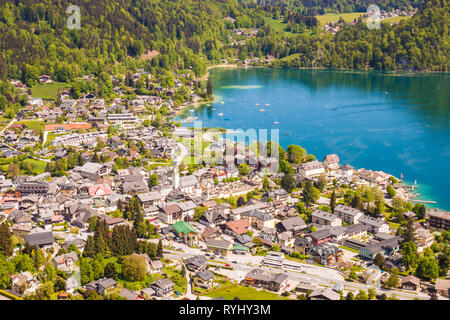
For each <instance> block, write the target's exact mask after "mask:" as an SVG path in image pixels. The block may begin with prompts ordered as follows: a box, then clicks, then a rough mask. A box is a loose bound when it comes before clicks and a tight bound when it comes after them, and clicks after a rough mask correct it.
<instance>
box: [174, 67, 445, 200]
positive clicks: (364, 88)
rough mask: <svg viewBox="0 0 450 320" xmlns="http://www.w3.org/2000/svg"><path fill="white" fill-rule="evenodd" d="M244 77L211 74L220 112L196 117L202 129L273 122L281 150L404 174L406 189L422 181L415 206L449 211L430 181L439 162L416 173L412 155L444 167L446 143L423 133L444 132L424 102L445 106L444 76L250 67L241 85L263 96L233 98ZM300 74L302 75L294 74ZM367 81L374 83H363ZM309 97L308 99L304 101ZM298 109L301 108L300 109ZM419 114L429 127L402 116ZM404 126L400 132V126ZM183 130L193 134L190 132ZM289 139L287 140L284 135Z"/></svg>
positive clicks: (437, 114)
mask: <svg viewBox="0 0 450 320" xmlns="http://www.w3.org/2000/svg"><path fill="white" fill-rule="evenodd" d="M241 69H244V68H242V67H240V66H238V67H236V69H217V70H215V71H212V72H210V73H211V75H212V80H213V84H214V94H215V101H216V103H214V108H216V110H215V111H210V108H205V110H203V108H201V109H200V111H196V112H195V117H198V121H202V122H203V125H204V126H205V127H206V126H208V127H224V128H227V127H230V128H231V127H233V128H243V129H244V130H246V129H248V128H261V127H271V126H272V122H273V121H274V120H276V121H277V122H279V124H280V130H281V131H282V132H280V134H281V136H280V143H281V144H282V145H283V146H284V147H285V146H288V145H289V144H300V145H302V146H303V147H305V148H306V149H307V150H311V153H313V154H315V155H316V156H318V157H323V156H324V155H326V154H329V153H335V152H337V153H338V154H339V156H340V157H341V158H342V160H343V162H344V163H345V162H347V163H351V164H352V165H354V166H355V167H358V168H371V169H372V170H379V171H384V172H389V173H390V174H392V175H394V176H400V174H401V173H403V176H404V177H405V181H406V183H408V184H409V185H411V184H413V182H414V180H415V179H417V180H418V181H419V183H418V185H420V189H419V190H420V191H419V192H420V195H418V196H417V197H416V199H415V200H419V199H420V200H426V201H431V200H434V201H436V202H437V203H436V204H435V205H432V204H430V205H429V207H439V208H441V209H447V208H449V207H450V203H449V201H448V200H446V199H445V196H444V192H443V191H442V189H441V186H443V185H445V182H443V181H444V179H442V178H439V179H434V180H436V181H434V180H433V179H431V178H430V177H431V176H439V174H438V173H435V172H436V171H438V170H437V169H436V168H438V167H439V165H438V164H437V163H438V162H440V161H437V160H436V165H435V166H431V167H430V166H425V165H420V166H418V165H414V164H415V163H419V161H420V159H421V156H420V155H419V154H417V153H416V152H413V151H411V149H410V148H409V147H408V146H409V145H412V144H416V145H419V146H420V147H421V148H425V146H426V148H427V150H430V152H431V154H432V156H430V157H432V158H433V159H439V156H438V155H439V154H441V153H442V148H443V143H441V142H440V141H442V140H445V138H444V137H440V138H436V139H433V140H432V141H431V140H430V139H428V138H427V135H425V134H421V133H420V132H424V133H428V132H429V131H430V129H428V128H431V129H433V128H436V129H439V130H440V131H438V132H442V130H444V129H445V128H446V120H445V115H446V111H445V109H443V108H431V107H426V106H424V105H423V101H427V102H428V103H431V105H436V106H441V105H444V103H445V99H446V98H445V92H446V90H445V86H446V85H447V83H448V78H447V77H448V74H447V73H426V72H405V71H397V72H395V73H394V72H389V73H387V72H376V71H367V72H366V71H355V70H327V69H322V68H320V69H319V68H315V69H312V68H305V69H309V71H308V70H302V71H300V70H299V68H295V69H294V68H289V70H290V71H289V72H283V70H286V69H288V68H264V67H262V66H261V67H248V68H247V69H248V73H250V74H252V77H250V78H251V81H247V82H245V83H243V84H245V85H261V86H262V87H264V89H262V90H261V88H256V86H255V88H250V87H249V88H246V89H248V90H238V91H236V90H234V89H233V88H231V87H230V86H235V85H236V81H237V79H239V77H243V78H244V79H249V77H246V76H248V74H247V72H242V73H241V72H240V71H241ZM296 70H297V72H292V73H291V71H296ZM286 71H287V70H286ZM216 72H217V73H223V74H224V76H219V77H216V76H215V75H216ZM228 73H230V76H225V75H226V74H228ZM273 74H276V75H277V76H278V77H277V81H275V82H270V84H269V81H268V80H270V79H272V78H274V75H273ZM352 74H353V75H355V76H353V75H352ZM356 74H360V76H356ZM366 74H368V75H369V76H365V75H366ZM414 76H416V77H414ZM415 78H416V79H415ZM424 79H426V81H424ZM300 80H301V81H300ZM437 83H439V85H437ZM222 87H223V88H225V89H222ZM239 89H243V88H239ZM250 89H251V90H250ZM253 90H261V91H253ZM219 96H220V98H219ZM305 97H308V99H307V100H305ZM330 97H332V99H331V100H330ZM219 99H220V100H219ZM221 100H224V101H229V102H230V103H226V105H221V104H218V103H217V101H221ZM299 101H303V102H302V104H301V105H299ZM264 103H268V106H267V108H266V107H264V109H265V112H264V113H263V112H259V108H255V107H254V106H255V105H256V104H261V105H262V104H264ZM201 104H202V103H200V104H198V105H201ZM298 108H302V110H303V116H302V117H303V118H302V119H303V122H302V123H303V129H302V130H298V129H296V128H297V123H296V117H293V116H291V115H293V114H295V112H296V110H297V109H298ZM207 110H208V112H207ZM352 111H357V112H352ZM417 112H420V113H426V114H427V117H428V118H429V119H428V120H427V121H425V122H424V121H419V120H417V119H415V118H411V117H409V116H402V115H405V113H407V114H408V113H409V114H415V113H417ZM218 113H224V114H226V117H227V118H225V117H218V116H215V115H216V114H218ZM407 114H406V115H407ZM188 116H191V114H188V112H185V113H184V114H183V115H182V116H181V117H180V119H181V118H185V117H188ZM192 116H194V114H192ZM319 117H320V118H321V119H322V120H323V121H321V123H320V125H319V124H318V122H317V119H318V118H319ZM324 117H325V118H324ZM336 118H339V122H335V119H336ZM269 119H270V120H269ZM273 119H274V120H273ZM381 119H383V121H381ZM399 123H401V124H402V125H401V126H399V125H398V124H399ZM355 124H360V126H361V127H362V129H363V131H364V132H365V134H364V135H362V134H360V131H356V132H354V133H352V134H349V128H354V127H355ZM183 125H184V126H188V127H189V126H191V125H192V124H189V123H185V124H183ZM277 125H278V124H277ZM410 126H411V127H414V128H418V129H419V131H414V132H415V133H416V135H415V136H414V137H409V134H408V132H409V131H408V130H409V129H407V128H409V127H410ZM285 132H289V133H290V134H289V135H285V134H284V133H285ZM433 132H436V131H433ZM397 134H398V135H399V136H402V137H403V139H402V140H401V141H399V140H397V139H395V138H393V137H394V136H395V135H397ZM436 135H437V136H441V135H442V134H437V133H436ZM298 137H300V138H301V139H298ZM345 141H348V142H345ZM372 150H373V151H372ZM394 150H395V152H393V151H394ZM377 152H382V153H383V154H385V155H384V156H383V157H380V159H379V160H378V161H377V160H376V159H377V157H378V156H373V155H372V153H377ZM406 152H407V153H408V154H406ZM406 156H407V157H406ZM381 158H382V159H381ZM419 164H420V163H419ZM441 180H442V181H441Z"/></svg>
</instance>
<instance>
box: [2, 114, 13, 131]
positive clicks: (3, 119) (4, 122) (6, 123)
mask: <svg viewBox="0 0 450 320" xmlns="http://www.w3.org/2000/svg"><path fill="white" fill-rule="evenodd" d="M10 122H11V119H7V118H3V117H0V130H2V129H3V128H4V127H6V126H7V125H8V123H10Z"/></svg>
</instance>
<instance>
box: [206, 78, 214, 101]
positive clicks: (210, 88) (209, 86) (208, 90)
mask: <svg viewBox="0 0 450 320" xmlns="http://www.w3.org/2000/svg"><path fill="white" fill-rule="evenodd" d="M206 94H207V95H208V97H212V94H213V86H212V81H211V78H208V83H207V84H206Z"/></svg>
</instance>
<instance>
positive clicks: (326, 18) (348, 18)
mask: <svg viewBox="0 0 450 320" xmlns="http://www.w3.org/2000/svg"><path fill="white" fill-rule="evenodd" d="M364 14H365V12H351V13H327V14H324V15H321V16H316V18H317V20H318V21H319V25H320V26H324V25H326V24H328V23H330V22H338V21H339V19H340V18H341V17H342V19H344V21H345V22H353V20H355V19H358V18H359V17H360V16H362V15H364Z"/></svg>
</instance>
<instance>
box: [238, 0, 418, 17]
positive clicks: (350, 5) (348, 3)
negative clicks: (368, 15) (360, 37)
mask: <svg viewBox="0 0 450 320" xmlns="http://www.w3.org/2000/svg"><path fill="white" fill-rule="evenodd" d="M241 2H242V3H245V4H247V5H251V4H254V5H259V6H261V5H264V6H277V7H286V8H289V9H290V10H292V11H297V12H300V13H303V14H305V15H313V16H314V15H318V14H324V13H327V12H339V13H344V12H366V11H367V7H368V6H369V5H371V4H376V5H377V6H378V7H380V9H381V10H393V9H408V8H412V7H414V8H417V7H419V6H420V5H422V4H423V3H424V2H425V1H424V0H377V1H373V0H241Z"/></svg>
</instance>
